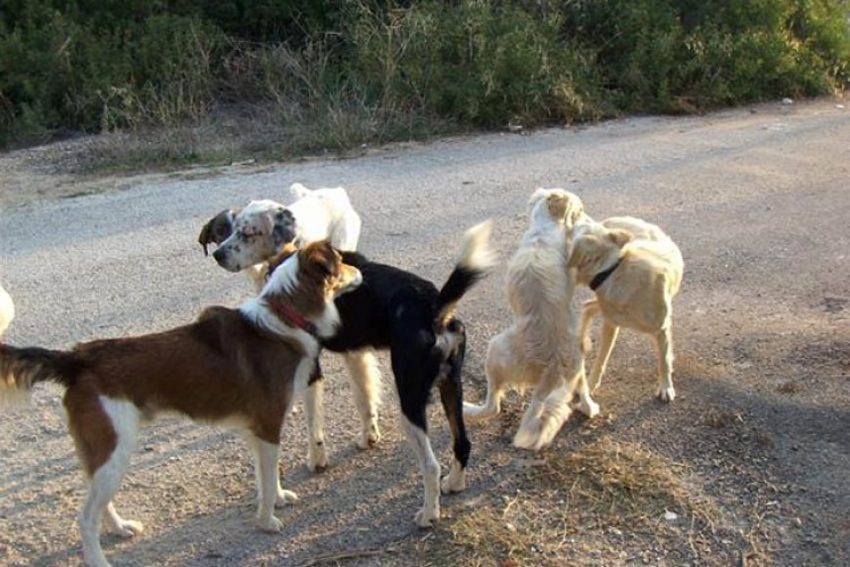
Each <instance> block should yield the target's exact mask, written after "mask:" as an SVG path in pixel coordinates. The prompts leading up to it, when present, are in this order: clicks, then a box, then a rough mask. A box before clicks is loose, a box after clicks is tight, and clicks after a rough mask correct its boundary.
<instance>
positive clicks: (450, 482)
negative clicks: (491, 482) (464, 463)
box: [440, 461, 466, 494]
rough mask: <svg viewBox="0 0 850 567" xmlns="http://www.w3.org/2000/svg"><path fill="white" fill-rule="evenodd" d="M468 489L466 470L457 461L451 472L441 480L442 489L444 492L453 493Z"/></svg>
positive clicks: (453, 464)
mask: <svg viewBox="0 0 850 567" xmlns="http://www.w3.org/2000/svg"><path fill="white" fill-rule="evenodd" d="M463 490H466V470H465V469H463V468H462V467H461V466H460V464H458V463H457V461H455V462H454V463H452V468H451V470H450V471H449V474H448V475H446V476H445V477H444V478H443V480H442V481H441V482H440V491H441V492H442V493H443V494H453V493H455V492H461V491H463Z"/></svg>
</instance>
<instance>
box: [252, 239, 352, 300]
mask: <svg viewBox="0 0 850 567" xmlns="http://www.w3.org/2000/svg"><path fill="white" fill-rule="evenodd" d="M268 278H269V279H268V282H267V283H266V286H265V288H263V292H262V295H263V296H267V295H279V294H286V295H288V296H289V297H290V298H291V299H292V300H293V301H299V302H305V304H304V305H302V306H301V309H302V311H304V312H305V313H309V312H310V311H311V310H312V308H318V307H319V305H318V304H317V303H316V302H317V301H319V300H320V301H322V302H326V301H330V300H332V299H333V298H335V297H337V296H339V295H341V294H343V293H345V292H347V291H351V290H353V289H355V288H356V287H357V286H359V285H360V283H361V282H362V281H363V276H362V275H361V274H360V270H358V269H357V268H355V267H354V266H349V265H348V264H344V263H343V261H342V255H341V254H340V253H339V252H338V251H337V250H336V249H335V248H334V247H333V246H331V245H330V243H329V242H328V241H327V240H320V241H318V242H313V243H311V244H308V245H307V246H305V247H304V248H301V249H298V248H295V247H294V246H292V245H288V246H285V247H284V250H282V251H281V252H280V253H279V254H277V255H276V256H275V257H274V258H273V259H272V260H271V261H270V263H269V276H268Z"/></svg>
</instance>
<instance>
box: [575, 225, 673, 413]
mask: <svg viewBox="0 0 850 567" xmlns="http://www.w3.org/2000/svg"><path fill="white" fill-rule="evenodd" d="M568 266H569V268H570V269H574V270H575V271H576V280H577V282H578V283H580V284H583V285H587V286H589V287H590V289H591V290H593V291H594V292H596V297H595V298H594V299H591V300H589V301H587V302H585V304H584V311H583V313H582V323H581V337H582V338H584V337H586V335H587V331H588V328H589V326H590V322H591V321H592V319H593V317H595V316H596V315H599V314H601V315H602V332H601V341H600V345H599V349H598V351H597V353H596V358H595V360H594V363H593V368H592V370H591V372H590V382H591V384H593V389H594V390H595V389H596V388H598V387H599V385H600V384H601V382H602V375H603V374H604V373H605V367H606V365H607V364H608V360H609V358H610V356H611V351H612V350H613V348H614V343H615V342H616V340H617V335H618V333H619V329H620V327H627V328H631V329H635V330H637V331H640V332H642V333H645V334H648V335H650V336H651V337H653V339H654V341H655V346H656V349H657V353H658V389H657V391H656V395H657V396H658V397H659V398H660V399H661V400H662V401H665V402H670V401H673V399H674V398H675V397H676V390H675V389H674V387H673V322H672V317H673V297H674V296H675V295H676V294H677V293H678V292H679V287H680V285H681V283H682V273H683V271H684V260H683V259H682V253H681V251H680V250H679V247H678V246H676V244H675V243H674V242H673V240H672V239H671V238H670V237H669V236H667V234H665V233H664V231H663V230H661V228H659V227H658V226H656V225H654V224H651V223H648V222H646V221H644V220H641V219H637V218H634V217H611V218H608V219H605V220H604V221H602V222H600V223H596V222H593V221H590V220H586V221H583V222H580V223H579V224H577V225H576V226H575V228H574V230H573V243H572V252H571V255H570V260H569V264H568Z"/></svg>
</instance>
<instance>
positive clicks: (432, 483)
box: [399, 392, 440, 528]
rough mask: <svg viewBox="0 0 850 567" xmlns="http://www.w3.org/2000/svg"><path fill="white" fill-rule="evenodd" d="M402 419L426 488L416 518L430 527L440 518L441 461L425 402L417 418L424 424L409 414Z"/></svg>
mask: <svg viewBox="0 0 850 567" xmlns="http://www.w3.org/2000/svg"><path fill="white" fill-rule="evenodd" d="M399 393H400V392H399ZM402 413H403V414H404V413H405V412H404V402H402ZM417 413H419V412H417ZM401 420H402V422H403V423H404V431H405V433H406V434H407V441H408V442H409V443H410V446H411V448H412V449H413V452H414V453H416V460H417V461H418V462H419V469H420V470H421V471H422V482H423V485H424V488H425V497H424V504H423V505H422V508H421V509H420V510H419V511H418V512H416V515H415V520H416V523H417V524H418V525H419V527H422V528H429V527H431V526H433V525H434V522H436V521H437V520H439V519H440V463H439V462H437V458H436V457H435V456H434V451H433V449H431V441H430V440H429V439H428V434H427V433H426V432H425V425H424V424H425V407H424V404H423V407H422V408H421V415H419V416H417V418H416V422H418V423H422V424H423V425H422V426H420V425H417V423H415V422H413V421H411V420H410V419H409V418H408V417H407V415H402V418H401Z"/></svg>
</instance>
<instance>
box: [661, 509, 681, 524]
mask: <svg viewBox="0 0 850 567" xmlns="http://www.w3.org/2000/svg"><path fill="white" fill-rule="evenodd" d="M664 519H665V520H667V521H668V522H675V521H676V520H678V519H679V514H677V513H676V512H671V511H670V510H666V511H665V512H664Z"/></svg>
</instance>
